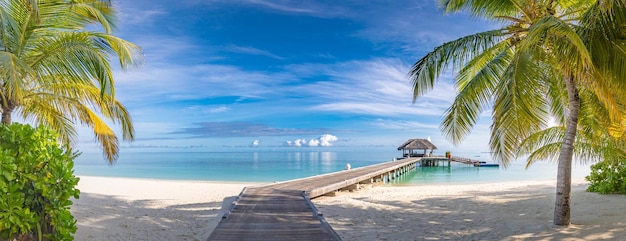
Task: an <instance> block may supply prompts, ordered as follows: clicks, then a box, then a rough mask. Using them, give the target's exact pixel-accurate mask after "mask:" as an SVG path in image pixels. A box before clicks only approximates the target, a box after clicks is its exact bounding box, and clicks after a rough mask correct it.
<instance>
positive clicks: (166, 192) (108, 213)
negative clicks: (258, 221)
mask: <svg viewBox="0 0 626 241" xmlns="http://www.w3.org/2000/svg"><path fill="white" fill-rule="evenodd" d="M250 185H256V184H253V183H215V182H199V181H167V180H148V179H128V178H110V177H89V176H81V177H80V182H79V183H78V189H79V190H81V194H80V198H79V199H78V200H74V204H73V205H72V214H73V215H74V217H75V218H76V220H77V224H76V226H77V227H78V231H77V232H76V234H75V235H74V238H75V240H77V241H82V240H95V241H100V240H103V241H104V240H128V241H136V240H146V241H153V240H193V241H196V240H197V241H205V240H206V239H207V238H208V237H209V235H210V234H211V232H212V231H213V229H214V228H215V226H217V224H218V222H219V221H220V219H221V217H222V215H223V214H224V213H225V211H227V210H228V209H229V208H230V204H231V203H232V202H233V201H234V200H235V197H236V196H237V195H239V193H240V192H241V190H242V189H243V188H244V187H245V186H250Z"/></svg>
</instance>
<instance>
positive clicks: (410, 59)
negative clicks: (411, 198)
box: [79, 0, 493, 151]
mask: <svg viewBox="0 0 626 241" xmlns="http://www.w3.org/2000/svg"><path fill="white" fill-rule="evenodd" d="M114 4H115V5H116V7H117V9H118V11H119V17H120V19H119V20H120V21H119V26H118V30H117V31H116V32H115V34H116V35H118V36H120V37H122V38H125V39H127V40H130V41H132V42H134V43H136V44H138V45H140V46H141V47H142V48H143V49H144V53H145V63H144V65H143V66H141V67H140V68H138V69H135V70H131V71H127V72H122V71H116V73H115V78H116V83H117V86H116V88H117V89H116V90H117V98H118V99H119V100H120V101H122V103H124V105H125V106H126V107H127V108H128V109H129V111H130V113H131V115H132V118H133V120H134V124H135V129H136V132H137V139H136V141H135V142H133V143H132V145H131V144H123V146H124V147H164V148H165V147H176V148H179V147H188V146H203V147H222V146H247V145H252V144H253V143H254V144H255V145H258V146H259V147H275V146H283V145H285V144H286V143H291V145H295V144H296V142H300V143H301V144H302V145H305V146H306V145H309V144H311V145H313V146H315V145H316V146H318V147H317V148H319V146H322V145H333V146H350V147H361V146H370V145H376V146H390V147H396V146H398V145H400V144H402V143H403V142H404V141H405V140H406V139H408V138H426V137H428V136H430V137H431V139H432V140H433V142H434V143H435V144H436V145H438V146H439V148H440V151H443V150H450V149H453V150H470V151H487V150H488V128H489V121H490V117H489V115H488V114H484V117H483V118H482V120H481V122H480V123H479V125H478V126H477V127H476V128H475V130H474V132H473V133H472V135H471V136H469V137H468V138H467V139H466V141H465V142H464V143H463V145H461V146H458V147H453V146H452V145H451V144H450V143H449V142H448V141H446V140H445V138H444V137H443V136H442V135H441V133H440V131H439V123H440V121H441V117H442V113H443V112H444V110H445V109H446V108H447V107H448V106H449V104H450V103H451V101H452V99H453V98H454V95H455V89H454V85H453V84H452V81H451V76H452V74H451V73H448V74H446V75H445V76H443V77H442V78H441V79H440V80H439V82H438V85H437V87H436V88H435V89H434V90H433V91H431V92H430V93H429V94H427V95H426V96H424V97H422V98H420V99H418V100H417V102H415V103H413V102H412V89H411V86H410V81H409V79H408V77H407V72H408V69H409V68H410V66H411V65H412V64H413V63H414V62H415V61H417V60H418V59H419V58H421V57H422V56H424V55H425V54H426V53H427V52H428V51H430V50H432V49H433V48H434V47H436V46H438V45H440V44H442V43H444V42H446V41H450V40H454V39H456V38H459V37H461V36H464V35H468V34H471V33H475V32H479V31H484V30H486V29H490V28H493V25H492V24H489V23H486V22H484V21H480V20H478V19H475V18H471V17H469V16H467V15H465V14H462V13H458V14H448V15H445V14H443V12H442V11H441V10H439V9H437V7H436V2H435V0H423V1H420V0H417V1H406V0H398V1H312V0H311V1H295V0H294V1H289V0H277V1H270V0H223V1H221V0H213V1H205V0H184V1H176V2H174V1H166V0H151V1H148V0H133V1H114ZM329 138H330V139H329ZM92 140H93V136H91V135H90V134H88V133H86V132H85V134H81V143H80V146H83V149H84V148H87V149H88V148H90V147H91V146H94V147H95V145H94V144H92ZM303 140H304V142H302V141H303ZM311 140H314V141H313V142H311ZM316 143H317V144H316ZM311 148H313V147H311ZM79 149H80V148H79Z"/></svg>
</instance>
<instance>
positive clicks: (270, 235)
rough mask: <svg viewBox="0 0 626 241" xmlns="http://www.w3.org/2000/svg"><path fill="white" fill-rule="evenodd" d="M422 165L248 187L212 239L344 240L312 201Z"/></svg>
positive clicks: (406, 162) (397, 164)
mask: <svg viewBox="0 0 626 241" xmlns="http://www.w3.org/2000/svg"><path fill="white" fill-rule="evenodd" d="M417 161H419V158H408V159H402V160H399V161H394V162H386V163H381V164H377V165H372V166H366V167H362V168H355V169H352V170H347V171H340V172H335V173H330V174H325V175H319V176H314V177H309V178H303V179H297V180H292V181H287V182H281V183H276V184H271V185H266V186H259V187H251V188H245V189H244V190H243V191H242V192H241V194H240V195H239V198H238V200H237V201H236V202H235V203H234V205H233V206H232V208H231V210H230V211H229V213H228V214H226V215H225V216H224V218H223V219H222V221H221V222H220V223H219V224H218V226H217V227H216V228H215V230H214V231H213V233H211V236H209V239H208V240H210V241H221V240H238V241H239V240H241V241H245V240H341V239H340V238H339V236H338V235H337V234H336V233H335V231H334V230H333V229H332V228H331V227H330V225H329V224H328V223H327V222H326V220H324V218H323V217H322V216H321V214H318V211H317V209H316V208H315V206H313V204H312V203H311V201H310V200H309V198H315V197H318V196H321V195H324V194H326V193H329V192H333V191H335V190H339V189H342V188H345V187H348V186H351V185H355V184H357V183H365V182H367V183H369V182H371V181H377V180H385V179H389V178H390V177H391V178H393V177H395V176H397V175H399V174H400V173H402V172H405V171H408V170H409V169H412V168H414V167H415V163H416V162H417Z"/></svg>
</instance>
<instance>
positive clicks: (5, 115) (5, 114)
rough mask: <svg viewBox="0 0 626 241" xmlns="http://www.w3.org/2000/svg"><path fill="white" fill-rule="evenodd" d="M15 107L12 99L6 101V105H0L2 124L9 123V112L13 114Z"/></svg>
mask: <svg viewBox="0 0 626 241" xmlns="http://www.w3.org/2000/svg"><path fill="white" fill-rule="evenodd" d="M15 107H16V106H15V104H14V103H13V102H12V101H7V103H6V105H2V120H1V123H2V124H7V125H8V124H11V114H13V110H15Z"/></svg>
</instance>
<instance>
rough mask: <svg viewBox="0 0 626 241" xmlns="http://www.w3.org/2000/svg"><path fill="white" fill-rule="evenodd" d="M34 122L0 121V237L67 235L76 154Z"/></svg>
mask: <svg viewBox="0 0 626 241" xmlns="http://www.w3.org/2000/svg"><path fill="white" fill-rule="evenodd" d="M57 137H58V135H56V134H53V132H52V131H50V130H48V129H46V128H43V127H40V128H36V129H35V128H32V127H30V126H28V125H22V124H12V125H0V140H2V141H1V142H0V240H13V239H15V238H17V239H18V240H73V236H72V235H73V233H75V232H76V225H75V224H76V221H75V220H74V217H73V216H72V214H71V213H70V205H71V204H72V201H71V200H70V198H71V197H74V198H78V194H79V191H78V190H77V189H76V188H75V186H76V184H77V183H78V178H77V177H76V176H74V174H73V159H74V158H75V157H76V153H73V152H72V151H71V150H70V149H66V148H62V147H60V146H59V145H58V143H57Z"/></svg>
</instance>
